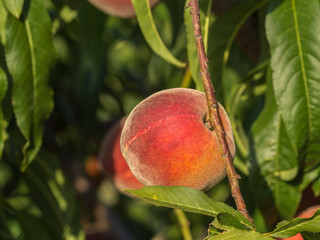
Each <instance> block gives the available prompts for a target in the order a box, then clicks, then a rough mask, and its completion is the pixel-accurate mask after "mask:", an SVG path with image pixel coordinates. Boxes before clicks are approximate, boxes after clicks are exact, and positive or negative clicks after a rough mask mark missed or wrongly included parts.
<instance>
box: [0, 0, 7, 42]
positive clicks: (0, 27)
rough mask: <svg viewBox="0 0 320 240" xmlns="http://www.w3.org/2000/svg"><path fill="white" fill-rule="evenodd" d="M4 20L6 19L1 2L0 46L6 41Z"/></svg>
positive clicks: (5, 12)
mask: <svg viewBox="0 0 320 240" xmlns="http://www.w3.org/2000/svg"><path fill="white" fill-rule="evenodd" d="M6 18H7V11H6V9H5V7H4V6H3V4H2V2H1V1H0V42H1V43H2V44H4V43H5V41H6V40H5V39H6V33H5V31H6Z"/></svg>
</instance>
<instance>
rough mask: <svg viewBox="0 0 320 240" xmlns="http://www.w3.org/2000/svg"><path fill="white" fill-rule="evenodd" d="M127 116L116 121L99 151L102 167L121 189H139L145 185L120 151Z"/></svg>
mask: <svg viewBox="0 0 320 240" xmlns="http://www.w3.org/2000/svg"><path fill="white" fill-rule="evenodd" d="M124 122H125V118H122V119H121V121H118V122H116V123H115V124H114V125H113V126H112V127H111V129H110V130H109V131H108V132H107V133H106V135H105V137H104V139H103V141H102V145H101V147H100V151H99V156H98V159H99V163H100V169H101V170H102V171H103V173H105V174H106V175H108V176H110V177H111V178H112V179H113V181H114V184H115V186H116V187H117V188H118V189H119V190H120V189H124V188H125V189H137V188H141V187H143V185H142V184H141V183H140V182H139V181H138V180H137V179H136V178H135V176H134V175H133V174H132V172H131V170H130V168H129V166H128V164H127V162H126V160H125V159H124V157H123V156H122V153H121V151H120V135H121V131H122V128H123V125H124Z"/></svg>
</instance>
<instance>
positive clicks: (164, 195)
mask: <svg viewBox="0 0 320 240" xmlns="http://www.w3.org/2000/svg"><path fill="white" fill-rule="evenodd" d="M126 191H127V192H129V193H131V194H134V195H136V196H138V197H140V198H142V199H144V200H145V201H147V202H149V203H151V204H154V205H156V206H162V207H170V208H177V209H181V210H183V211H187V212H193V213H199V214H204V215H208V216H212V217H216V216H217V215H218V214H220V213H226V214H228V215H230V216H231V217H232V219H234V220H236V221H237V222H238V223H239V224H241V226H242V227H243V228H246V229H252V226H251V224H250V222H249V221H248V220H247V219H246V218H245V217H244V216H242V215H241V213H240V212H238V211H237V210H235V209H233V208H232V207H230V206H228V205H226V204H224V203H221V202H216V201H214V200H212V199H211V198H209V197H208V196H207V195H206V194H205V193H204V192H202V191H198V190H195V189H193V188H187V187H164V186H148V187H144V188H141V189H137V190H126Z"/></svg>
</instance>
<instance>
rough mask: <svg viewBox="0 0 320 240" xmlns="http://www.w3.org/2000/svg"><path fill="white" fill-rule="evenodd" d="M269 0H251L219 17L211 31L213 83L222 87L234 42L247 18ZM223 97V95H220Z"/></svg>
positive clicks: (210, 48)
mask: <svg viewBox="0 0 320 240" xmlns="http://www.w3.org/2000/svg"><path fill="white" fill-rule="evenodd" d="M268 1H269V0H249V1H246V2H245V3H243V4H241V5H239V6H237V7H233V8H232V9H230V10H229V11H227V12H225V13H224V14H222V15H221V16H219V17H218V18H217V20H216V21H215V22H214V23H213V25H212V30H210V33H209V40H208V42H209V44H208V58H209V68H210V73H211V78H212V81H213V85H215V86H216V88H222V79H223V72H224V69H225V67H226V64H227V62H228V59H229V52H230V48H231V45H232V42H233V40H234V38H235V36H236V34H237V32H238V31H239V29H240V28H241V26H242V24H243V23H244V22H245V20H246V19H247V18H248V17H249V16H250V15H251V14H252V13H254V12H255V11H256V10H257V9H259V8H260V7H262V6H263V5H264V4H266V3H267V2H268ZM218 99H221V96H218Z"/></svg>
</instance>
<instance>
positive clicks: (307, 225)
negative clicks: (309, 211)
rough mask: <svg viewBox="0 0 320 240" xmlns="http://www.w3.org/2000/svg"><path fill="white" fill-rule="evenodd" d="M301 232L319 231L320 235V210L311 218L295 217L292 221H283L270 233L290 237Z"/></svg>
mask: <svg viewBox="0 0 320 240" xmlns="http://www.w3.org/2000/svg"><path fill="white" fill-rule="evenodd" d="M301 232H310V233H317V237H318V238H314V239H319V237H320V210H318V211H317V212H316V213H315V214H314V215H313V216H312V217H310V218H295V219H293V220H292V221H290V222H285V223H284V222H281V223H280V224H278V226H277V228H276V229H275V230H274V231H273V232H271V233H269V234H268V236H270V237H279V238H288V237H291V236H294V235H296V234H298V233H301Z"/></svg>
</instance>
